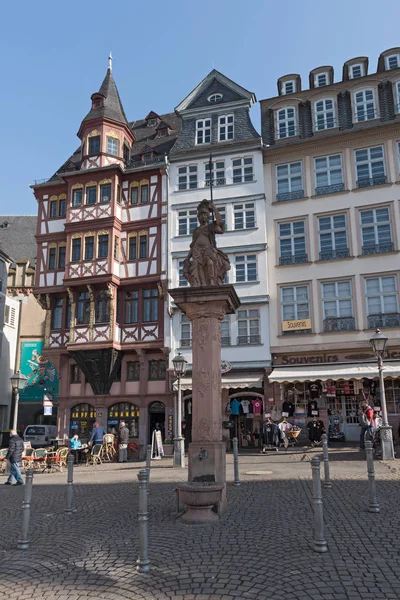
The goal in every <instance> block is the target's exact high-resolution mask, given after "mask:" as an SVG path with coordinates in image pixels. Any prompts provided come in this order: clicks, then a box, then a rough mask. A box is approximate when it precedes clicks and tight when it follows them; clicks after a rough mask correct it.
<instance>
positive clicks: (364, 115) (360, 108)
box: [353, 88, 378, 123]
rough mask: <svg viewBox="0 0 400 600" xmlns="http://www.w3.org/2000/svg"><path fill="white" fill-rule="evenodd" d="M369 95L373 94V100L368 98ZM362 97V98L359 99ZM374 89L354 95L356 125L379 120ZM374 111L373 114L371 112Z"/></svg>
mask: <svg viewBox="0 0 400 600" xmlns="http://www.w3.org/2000/svg"><path fill="white" fill-rule="evenodd" d="M367 93H372V99H371V98H368V99H367V97H366V95H367ZM360 94H361V95H362V97H361V98H360V97H358V96H360ZM375 95H376V94H375V89H374V88H364V89H362V90H356V91H355V92H354V93H353V106H354V120H355V122H356V123H364V122H365V121H373V120H374V119H376V118H377V116H378V114H377V110H376V98H375ZM371 109H372V112H371Z"/></svg>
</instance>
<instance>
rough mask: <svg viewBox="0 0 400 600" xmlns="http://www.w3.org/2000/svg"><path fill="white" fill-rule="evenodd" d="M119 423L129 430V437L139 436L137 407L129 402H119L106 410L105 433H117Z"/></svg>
mask: <svg viewBox="0 0 400 600" xmlns="http://www.w3.org/2000/svg"><path fill="white" fill-rule="evenodd" d="M121 421H124V422H125V424H126V426H127V427H128V429H129V437H130V438H137V437H138V436H139V407H138V406H136V405H135V404H131V403H130V402H120V403H119V404H114V405H113V406H110V408H109V409H108V419H107V431H108V433H113V434H114V435H115V434H116V433H117V432H118V430H119V426H120V423H121Z"/></svg>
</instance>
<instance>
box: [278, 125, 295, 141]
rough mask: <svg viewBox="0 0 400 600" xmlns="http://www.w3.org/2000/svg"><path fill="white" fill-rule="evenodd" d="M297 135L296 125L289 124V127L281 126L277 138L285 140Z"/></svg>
mask: <svg viewBox="0 0 400 600" xmlns="http://www.w3.org/2000/svg"><path fill="white" fill-rule="evenodd" d="M296 135H297V128H296V125H294V124H292V125H288V126H287V127H279V125H278V131H277V139H278V140H285V139H286V138H290V137H295V136H296Z"/></svg>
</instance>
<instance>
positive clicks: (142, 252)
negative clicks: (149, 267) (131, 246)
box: [139, 233, 147, 258]
mask: <svg viewBox="0 0 400 600" xmlns="http://www.w3.org/2000/svg"><path fill="white" fill-rule="evenodd" d="M146 257H147V233H141V234H140V236H139V258H146Z"/></svg>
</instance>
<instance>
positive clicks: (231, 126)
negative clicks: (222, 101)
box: [218, 115, 235, 142]
mask: <svg viewBox="0 0 400 600" xmlns="http://www.w3.org/2000/svg"><path fill="white" fill-rule="evenodd" d="M234 136H235V117H234V115H221V116H220V117H218V141H219V142H227V141H229V140H233V139H234Z"/></svg>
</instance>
